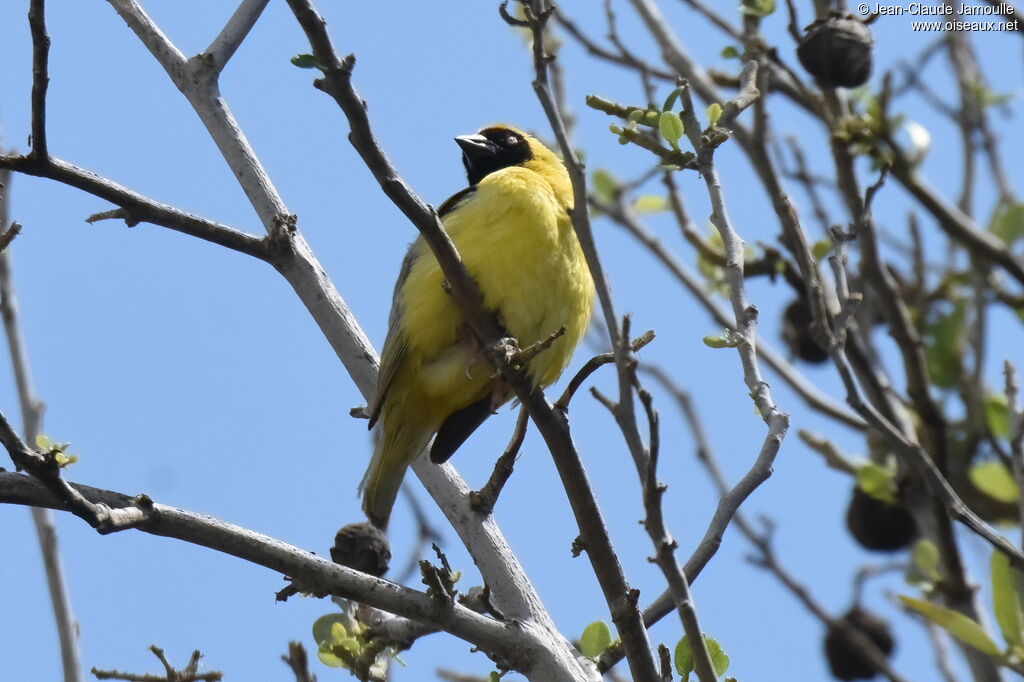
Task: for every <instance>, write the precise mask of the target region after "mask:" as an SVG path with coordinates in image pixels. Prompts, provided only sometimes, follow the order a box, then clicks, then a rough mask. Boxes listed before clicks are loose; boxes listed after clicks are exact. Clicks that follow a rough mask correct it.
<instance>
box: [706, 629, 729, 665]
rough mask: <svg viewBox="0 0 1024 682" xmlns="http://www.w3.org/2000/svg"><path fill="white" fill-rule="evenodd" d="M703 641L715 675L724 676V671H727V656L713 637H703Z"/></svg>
mask: <svg viewBox="0 0 1024 682" xmlns="http://www.w3.org/2000/svg"><path fill="white" fill-rule="evenodd" d="M704 641H705V642H706V643H707V645H708V653H709V654H711V665H712V667H714V669H715V675H723V674H725V671H726V670H728V669H729V656H728V655H727V654H726V653H725V651H723V650H722V646H721V645H720V644H719V643H718V642H717V641H716V640H715V639H714V638H713V637H708V636H707V635H704Z"/></svg>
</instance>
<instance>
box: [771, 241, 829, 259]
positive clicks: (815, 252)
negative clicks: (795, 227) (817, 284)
mask: <svg viewBox="0 0 1024 682" xmlns="http://www.w3.org/2000/svg"><path fill="white" fill-rule="evenodd" d="M833 248H835V245H834V244H833V243H832V240H831V239H819V240H818V241H816V242H814V246H812V247H811V255H812V256H814V260H816V261H820V260H822V259H824V258H825V256H827V255H828V254H830V253H832V249H833ZM779 262H780V263H781V262H782V261H779Z"/></svg>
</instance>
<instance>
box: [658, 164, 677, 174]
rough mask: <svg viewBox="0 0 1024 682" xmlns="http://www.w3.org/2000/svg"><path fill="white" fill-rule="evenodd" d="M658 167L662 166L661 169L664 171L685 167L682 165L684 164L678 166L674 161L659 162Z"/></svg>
mask: <svg viewBox="0 0 1024 682" xmlns="http://www.w3.org/2000/svg"><path fill="white" fill-rule="evenodd" d="M658 168H660V169H661V170H663V171H669V172H672V171H677V170H683V167H682V166H677V165H676V164H674V163H662V164H658Z"/></svg>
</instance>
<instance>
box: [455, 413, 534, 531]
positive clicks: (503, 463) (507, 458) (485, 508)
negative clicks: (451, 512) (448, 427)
mask: <svg viewBox="0 0 1024 682" xmlns="http://www.w3.org/2000/svg"><path fill="white" fill-rule="evenodd" d="M529 416H530V415H529V413H528V412H527V411H526V410H525V409H523V408H520V409H519V417H518V418H516V425H515V428H514V429H513V431H512V438H511V439H510V440H509V442H508V445H507V446H506V447H505V451H504V452H503V453H501V456H500V457H498V461H497V462H495V464H494V471H493V472H491V477H490V478H488V479H487V483H485V484H484V487H483V488H480V490H475V491H473V492H471V493H470V494H469V504H470V506H471V507H473V509H475V510H476V511H478V512H480V513H481V514H484V515H487V514H490V513H491V512H492V511H494V505H495V503H497V501H498V496H499V495H501V491H502V489H503V488H504V487H505V483H506V482H507V481H508V479H509V477H510V476H511V475H512V469H513V467H515V463H516V459H517V458H518V457H519V448H521V447H522V446H523V441H524V440H525V439H526V427H527V425H528V424H529V423H530V420H529Z"/></svg>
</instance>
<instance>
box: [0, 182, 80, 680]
mask: <svg viewBox="0 0 1024 682" xmlns="http://www.w3.org/2000/svg"><path fill="white" fill-rule="evenodd" d="M9 197H10V173H9V171H6V170H2V171H0V225H4V224H5V223H6V222H7V219H8V208H7V207H8V204H9V201H8V198H9ZM15 225H17V223H15ZM13 230H14V228H13V226H12V228H11V231H13ZM0 317H2V318H3V324H4V332H5V336H6V337H7V348H8V350H9V351H10V355H11V367H12V369H13V371H14V383H15V387H16V388H17V391H18V405H19V407H20V409H21V424H22V430H23V431H24V433H25V438H27V439H28V440H29V442H33V443H34V442H35V440H36V437H37V436H38V435H39V433H40V431H41V429H42V420H43V411H44V409H45V406H44V405H43V402H42V401H41V400H39V398H38V397H37V396H36V391H35V387H34V385H33V382H32V375H31V372H30V370H29V363H28V353H27V351H26V346H25V340H24V338H23V336H22V333H21V324H20V322H19V319H18V301H17V298H16V296H15V294H14V277H13V275H12V274H11V263H10V254H9V253H8V252H6V251H3V250H2V249H0ZM32 523H33V525H35V528H36V537H37V538H38V540H39V550H40V553H41V554H42V557H43V569H44V572H45V574H46V586H47V589H48V591H49V594H50V605H51V607H52V609H53V618H54V624H55V625H56V627H57V641H58V642H59V643H60V657H61V668H62V671H63V675H64V682H78V681H79V680H80V679H81V675H82V673H81V660H80V657H79V650H78V623H77V622H76V621H75V614H74V612H73V611H72V610H71V600H70V598H69V596H68V589H67V583H66V582H65V580H64V569H63V566H62V565H61V563H62V562H61V557H60V552H59V551H58V548H57V527H56V524H55V523H54V521H53V514H52V513H51V512H50V510H48V509H38V508H36V507H33V508H32Z"/></svg>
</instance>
